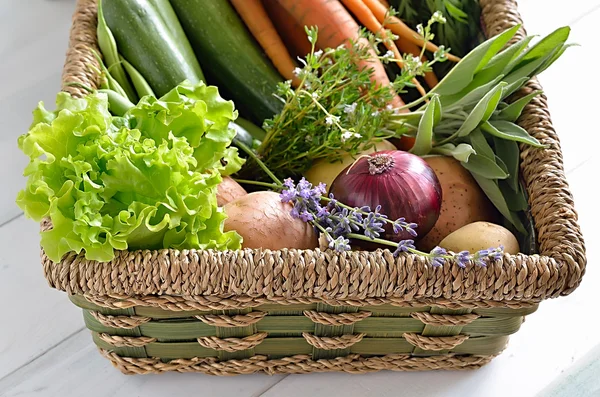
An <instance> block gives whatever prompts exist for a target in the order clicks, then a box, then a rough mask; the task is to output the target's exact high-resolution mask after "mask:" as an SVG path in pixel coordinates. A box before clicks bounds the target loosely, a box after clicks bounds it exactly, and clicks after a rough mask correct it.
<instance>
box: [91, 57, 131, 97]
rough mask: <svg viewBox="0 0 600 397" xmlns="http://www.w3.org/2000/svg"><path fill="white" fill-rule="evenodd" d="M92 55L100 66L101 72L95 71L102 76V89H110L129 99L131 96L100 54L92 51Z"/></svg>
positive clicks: (96, 69) (95, 69)
mask: <svg viewBox="0 0 600 397" xmlns="http://www.w3.org/2000/svg"><path fill="white" fill-rule="evenodd" d="M92 53H93V54H94V56H95V57H96V60H97V61H98V64H99V65H100V70H98V68H96V67H93V69H94V71H96V72H97V73H98V74H100V88H102V89H109V90H113V91H115V92H117V93H118V94H120V95H123V96H124V97H126V98H128V99H129V95H127V93H126V92H125V90H124V89H123V87H121V84H119V82H118V81H117V80H115V78H114V77H113V76H112V75H111V74H110V72H109V71H108V69H107V68H106V65H104V62H102V58H100V54H98V53H97V52H96V51H95V50H94V49H92Z"/></svg>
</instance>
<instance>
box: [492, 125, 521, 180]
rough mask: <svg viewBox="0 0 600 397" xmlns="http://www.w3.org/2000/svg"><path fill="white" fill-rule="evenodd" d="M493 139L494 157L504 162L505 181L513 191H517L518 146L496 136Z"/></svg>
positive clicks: (513, 142)
mask: <svg viewBox="0 0 600 397" xmlns="http://www.w3.org/2000/svg"><path fill="white" fill-rule="evenodd" d="M493 139H494V149H495V151H496V155H497V156H498V157H500V158H501V159H502V161H504V164H506V167H507V169H508V174H509V177H508V178H507V179H506V181H507V183H508V184H509V185H510V187H511V188H512V189H513V190H514V191H517V190H518V189H519V155H520V150H519V144H517V142H515V141H509V140H507V139H502V138H499V137H496V136H494V137H493Z"/></svg>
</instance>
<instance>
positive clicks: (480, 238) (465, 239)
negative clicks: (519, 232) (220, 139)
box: [440, 222, 519, 255]
mask: <svg viewBox="0 0 600 397" xmlns="http://www.w3.org/2000/svg"><path fill="white" fill-rule="evenodd" d="M501 245H502V246H503V247H504V252H506V253H509V254H513V255H515V254H518V253H519V242H518V241H517V238H516V237H515V236H514V234H512V233H511V232H510V230H508V229H506V228H505V227H502V226H500V225H496V224H493V223H489V222H473V223H469V224H468V225H465V226H463V227H461V228H460V229H458V230H455V231H454V232H452V233H450V234H449V235H448V236H446V238H444V239H443V240H442V241H441V242H440V247H442V248H445V249H447V250H449V251H454V252H460V251H469V252H471V253H475V252H477V251H479V250H484V249H488V248H496V247H499V246H501Z"/></svg>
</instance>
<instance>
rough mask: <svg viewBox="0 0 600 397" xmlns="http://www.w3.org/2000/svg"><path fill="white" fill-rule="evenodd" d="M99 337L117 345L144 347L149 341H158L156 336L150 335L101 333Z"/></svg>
mask: <svg viewBox="0 0 600 397" xmlns="http://www.w3.org/2000/svg"><path fill="white" fill-rule="evenodd" d="M98 337H99V338H100V339H101V340H103V341H104V342H106V343H108V344H110V345H113V346H115V347H144V346H146V345H147V344H149V343H154V342H156V340H157V339H156V338H151V337H148V336H118V335H109V334H107V333H100V334H98Z"/></svg>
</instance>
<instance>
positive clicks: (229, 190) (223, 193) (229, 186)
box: [217, 176, 248, 207]
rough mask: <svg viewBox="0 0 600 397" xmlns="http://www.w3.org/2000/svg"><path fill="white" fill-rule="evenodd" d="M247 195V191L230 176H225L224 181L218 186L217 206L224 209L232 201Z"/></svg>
mask: <svg viewBox="0 0 600 397" xmlns="http://www.w3.org/2000/svg"><path fill="white" fill-rule="evenodd" d="M247 194H248V193H246V190H245V189H244V188H243V187H241V186H240V184H239V183H237V182H236V181H234V180H233V179H231V178H230V177H228V176H224V177H223V181H222V182H221V183H219V185H218V186H217V205H218V206H219V207H222V206H224V205H225V204H227V203H229V202H230V201H233V200H235V199H237V198H239V197H242V196H245V195H247Z"/></svg>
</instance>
